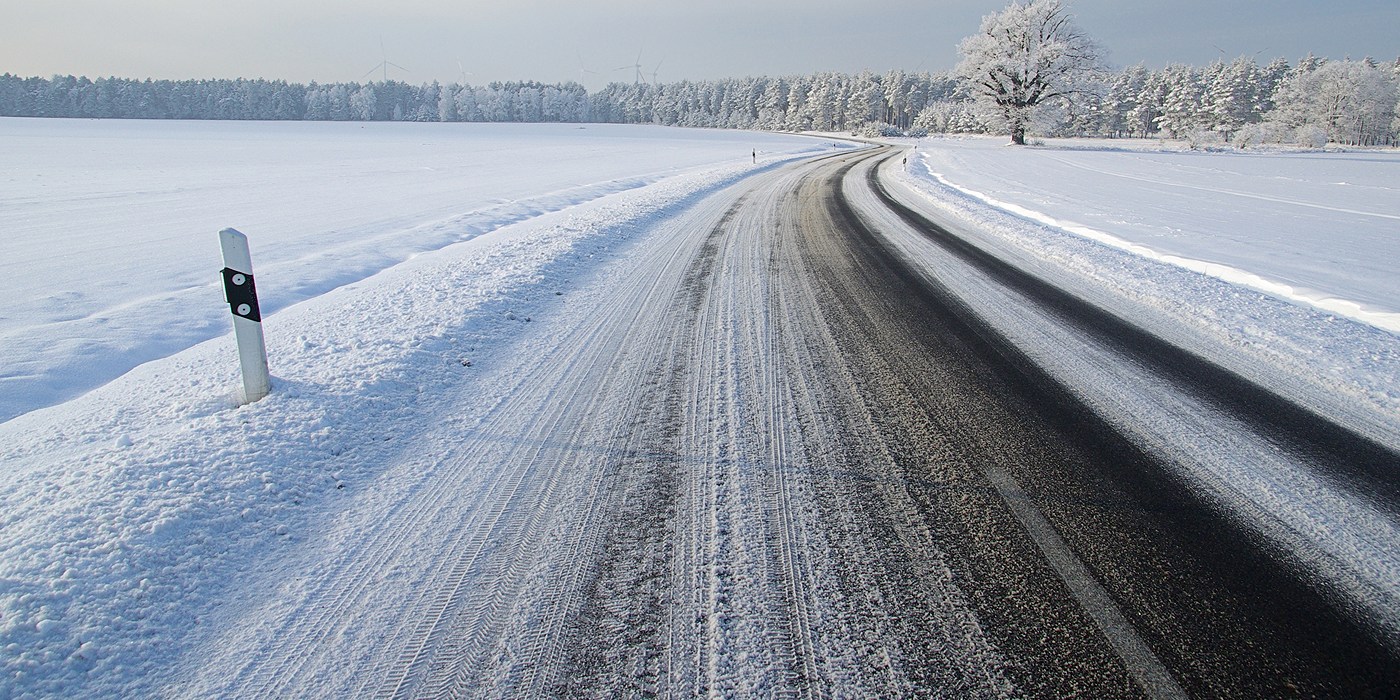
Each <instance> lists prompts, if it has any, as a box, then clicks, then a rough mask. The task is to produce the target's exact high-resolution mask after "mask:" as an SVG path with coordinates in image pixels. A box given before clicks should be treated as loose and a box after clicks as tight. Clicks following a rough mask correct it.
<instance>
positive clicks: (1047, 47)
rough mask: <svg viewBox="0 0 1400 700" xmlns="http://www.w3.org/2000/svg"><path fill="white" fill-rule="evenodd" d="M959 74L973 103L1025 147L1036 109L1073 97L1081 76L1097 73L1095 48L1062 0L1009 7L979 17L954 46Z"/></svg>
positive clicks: (1013, 141) (1042, 0) (1097, 55)
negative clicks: (976, 26)
mask: <svg viewBox="0 0 1400 700" xmlns="http://www.w3.org/2000/svg"><path fill="white" fill-rule="evenodd" d="M958 50H959V51H960V52H961V53H962V56H963V59H962V62H961V63H959V64H958V68H957V73H958V75H959V76H960V77H961V78H962V79H963V80H964V81H966V84H967V85H968V86H969V89H970V90H971V92H972V94H973V95H974V96H975V97H976V99H977V101H978V102H979V103H980V104H981V105H982V106H983V107H984V108H985V109H986V110H987V111H989V112H990V113H992V114H994V115H996V116H997V117H999V118H1000V120H1001V121H1003V122H1004V126H1005V128H1006V130H1007V131H1008V132H1009V133H1010V135H1011V142H1012V143H1015V144H1022V145H1024V144H1025V142H1026V126H1027V125H1029V124H1030V123H1031V119H1032V117H1033V116H1034V114H1035V111H1036V108H1038V107H1039V106H1040V105H1042V104H1045V103H1048V102H1053V101H1055V100H1063V99H1068V98H1069V97H1071V96H1072V95H1073V94H1074V93H1075V90H1076V86H1077V85H1079V84H1080V80H1081V79H1082V78H1083V76H1084V75H1085V74H1088V73H1096V72H1099V71H1100V70H1101V68H1100V66H1101V59H1100V53H1099V49H1098V46H1097V45H1095V44H1094V42H1093V41H1091V40H1090V39H1089V37H1088V36H1086V35H1085V34H1084V33H1083V32H1081V31H1080V30H1079V28H1078V27H1077V26H1075V24H1074V21H1073V18H1072V17H1071V16H1070V14H1069V12H1068V10H1067V9H1066V8H1065V5H1064V3H1062V2H1060V0H1033V1H1032V2H1030V3H1028V4H1026V3H1020V2H1013V3H1012V4H1011V5H1009V6H1007V7H1006V9H1004V10H1002V11H1001V12H998V13H995V14H990V15H987V16H986V17H983V18H982V27H981V30H980V31H979V32H978V33H976V34H973V35H972V36H969V37H967V38H966V39H963V40H962V43H961V44H959V45H958Z"/></svg>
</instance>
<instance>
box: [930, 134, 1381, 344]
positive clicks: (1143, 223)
mask: <svg viewBox="0 0 1400 700" xmlns="http://www.w3.org/2000/svg"><path fill="white" fill-rule="evenodd" d="M1005 144H1006V140H1005V139H1004V138H990V137H976V138H954V139H934V140H926V141H923V144H922V146H923V147H922V148H920V153H919V158H918V159H917V160H916V163H915V165H916V166H919V165H920V164H922V168H918V169H917V170H916V172H915V174H917V175H923V176H924V177H927V178H930V179H932V180H934V181H936V182H938V183H939V184H942V185H945V186H948V187H952V188H954V189H956V190H958V191H960V192H962V193H964V194H966V195H969V196H971V197H974V198H976V199H978V200H980V201H982V202H984V203H986V204H990V205H992V206H994V207H997V208H999V209H1002V210H1005V211H1008V212H1011V213H1013V214H1016V215H1019V216H1022V217H1026V218H1030V219H1033V220H1035V221H1037V222H1041V223H1044V224H1047V225H1049V226H1051V227H1054V228H1057V229H1061V230H1068V231H1071V232H1073V233H1076V234H1079V235H1083V236H1086V237H1089V238H1092V239H1094V240H1098V241H1100V242H1104V243H1107V244H1109V245H1112V246H1116V247H1121V248H1124V249H1127V250H1130V251H1132V252H1134V253H1137V254H1139V255H1145V256H1148V257H1151V258H1154V259H1158V260H1162V261H1165V262H1168V263H1171V264H1174V265H1178V266H1181V267H1185V268H1187V269H1190V270H1194V271H1196V272H1202V273H1205V274H1208V275H1212V276H1216V277H1219V278H1221V279H1224V280H1226V281H1229V282H1234V283H1236V284H1242V285H1246V286H1250V287H1254V288H1256V289H1259V290H1261V291H1265V292H1268V293H1270V294H1274V295H1277V296H1281V297H1285V298H1288V299H1292V300H1295V301H1298V302H1301V303H1306V304H1311V305H1314V306H1316V307H1318V308H1321V309H1325V310H1327V311H1331V312H1333V313H1338V314H1341V315H1344V316H1348V317H1351V318H1355V319H1357V320H1361V321H1364V322H1366V323H1370V324H1373V325H1376V326H1379V327H1382V328H1388V329H1390V330H1392V331H1395V332H1397V333H1400V152H1397V151H1394V150H1388V151H1353V152H1335V153H1321V152H1320V153H1258V152H1241V151H1235V152H1219V153H1209V152H1199V151H1190V150H1183V149H1181V148H1180V147H1179V146H1178V147H1172V146H1168V145H1166V144H1162V143H1160V142H1158V141H1144V140H1132V139H1127V140H1114V141H1107V140H1104V141H1082V140H1049V141H1048V142H1047V143H1046V144H1045V145H1044V146H1043V147H1039V148H1019V149H1018V148H1008V147H1007V146H1006V145H1005Z"/></svg>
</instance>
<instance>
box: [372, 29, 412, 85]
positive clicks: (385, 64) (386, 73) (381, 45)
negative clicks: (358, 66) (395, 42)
mask: <svg viewBox="0 0 1400 700" xmlns="http://www.w3.org/2000/svg"><path fill="white" fill-rule="evenodd" d="M379 55H380V56H381V57H382V58H383V59H384V60H382V61H380V62H379V65H377V66H375V67H373V68H371V69H369V72H368V73H365V74H364V75H362V76H360V80H364V79H365V78H368V77H369V76H370V75H371V74H373V73H374V72H375V71H377V70H380V69H381V68H382V69H383V70H384V82H386V83H387V82H389V68H390V66H392V67H394V68H397V69H399V70H401V71H403V72H405V73H407V72H408V69H407V68H404V67H403V66H401V65H399V64H397V63H391V62H390V61H389V55H388V54H387V53H385V51H384V37H382V36H381V37H379Z"/></svg>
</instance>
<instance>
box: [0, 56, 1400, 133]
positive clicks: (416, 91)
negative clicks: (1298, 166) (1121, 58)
mask: <svg viewBox="0 0 1400 700" xmlns="http://www.w3.org/2000/svg"><path fill="white" fill-rule="evenodd" d="M1080 82H1081V84H1080V85H1079V86H1078V89H1077V90H1076V91H1075V94H1074V96H1073V97H1072V98H1071V99H1066V100H1062V101H1060V102H1058V103H1056V104H1054V105H1047V107H1046V108H1044V109H1040V110H1038V111H1037V113H1036V117H1035V121H1034V123H1033V124H1032V126H1031V128H1030V132H1031V133H1032V134H1034V135H1038V136H1045V137H1057V136H1091V137H1109V138H1175V139H1185V140H1187V141H1188V142H1189V143H1190V144H1191V145H1192V146H1199V145H1209V144H1213V143H1230V144H1233V145H1236V146H1240V147H1249V146H1253V145H1257V144H1261V143H1286V144H1296V145H1302V146H1308V147H1322V146H1325V145H1326V144H1328V143H1335V144H1342V145H1348V146H1395V145H1397V144H1400V109H1397V102H1400V60H1397V61H1395V62H1393V63H1381V62H1377V61H1375V60H1373V59H1370V58H1366V59H1361V60H1352V59H1344V60H1328V59H1323V58H1317V57H1314V56H1307V57H1305V58H1303V59H1301V60H1299V61H1297V62H1296V63H1294V64H1290V63H1288V62H1287V61H1285V60H1283V59H1275V60H1273V61H1271V62H1269V63H1267V64H1263V65H1260V64H1259V63H1258V62H1256V61H1255V60H1253V59H1250V58H1247V57H1241V58H1238V59H1235V60H1233V61H1229V62H1225V61H1219V62H1216V63H1213V64H1211V65H1209V66H1205V67H1197V66H1188V65H1179V64H1177V65H1169V66H1166V67H1164V68H1161V69H1155V70H1154V69H1148V68H1146V67H1145V66H1143V65H1141V64H1139V65H1136V66H1131V67H1129V68H1126V69H1121V70H1117V71H1110V72H1098V73H1094V74H1086V75H1085V76H1083V78H1082V79H1081V81H1080ZM0 116H14V117H66V118H95V119H231V120H314V121H440V122H574V123H586V122H605V123H623V124H659V125H666V126H687V127H711V128H731V129H758V130H766V131H828V132H850V133H853V134H859V135H867V136H881V135H883V136H893V135H911V136H921V135H926V134H976V133H1001V131H1000V126H999V125H997V124H996V123H995V120H994V119H992V118H989V116H988V115H986V114H984V113H981V111H979V110H978V109H977V105H976V102H975V100H974V99H973V97H972V95H971V94H970V91H969V90H968V89H967V86H966V85H965V84H963V82H962V81H960V80H959V79H958V78H957V77H956V75H955V74H953V73H941V72H940V73H928V72H924V73H908V72H904V71H889V72H887V73H872V72H863V73H859V74H849V73H817V74H813V75H797V76H782V77H746V78H729V79H721V80H706V81H680V82H671V83H660V84H652V83H648V82H644V81H638V82H636V83H632V84H624V83H613V84H611V85H608V86H607V87H605V88H604V89H602V90H600V91H598V92H595V93H592V94H590V93H589V92H588V91H587V90H586V89H585V88H584V87H583V86H582V85H580V84H578V83H575V82H566V83H561V84H544V83H538V82H508V83H500V82H495V83H491V84H489V85H484V86H472V85H461V84H447V85H443V84H439V83H437V82H433V83H428V84H422V85H410V84H408V83H404V82H399V81H394V80H389V81H383V82H371V83H363V84H362V83H331V84H317V83H311V84H306V85H304V84H297V83H289V82H285V81H275V80H247V79H237V80H227V79H225V80H149V79H148V80H131V79H124V78H98V79H96V80H92V79H89V78H86V77H74V76H54V77H52V78H37V77H30V78H22V77H19V76H15V75H11V74H9V73H6V74H4V75H0Z"/></svg>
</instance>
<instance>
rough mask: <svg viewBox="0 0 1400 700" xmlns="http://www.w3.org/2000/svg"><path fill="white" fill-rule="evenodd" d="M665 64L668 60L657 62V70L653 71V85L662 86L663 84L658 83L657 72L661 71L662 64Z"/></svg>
mask: <svg viewBox="0 0 1400 700" xmlns="http://www.w3.org/2000/svg"><path fill="white" fill-rule="evenodd" d="M665 62H666V59H664V58H663V59H661V60H660V61H657V63H656V67H655V68H653V69H651V84H652V85H660V84H661V83H658V82H656V72H657V71H659V70H661V64H662V63H665Z"/></svg>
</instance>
